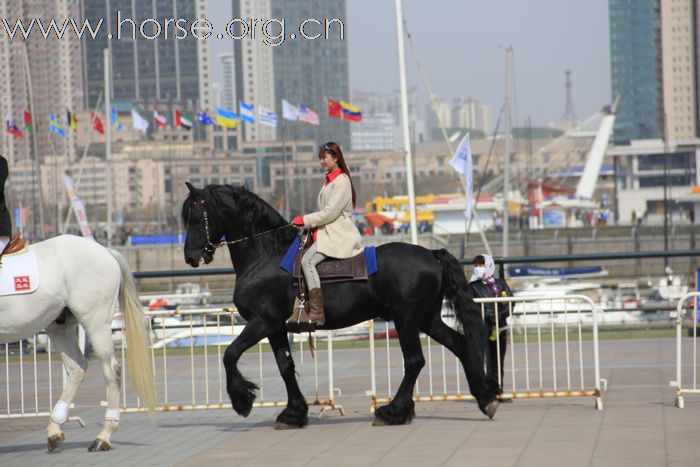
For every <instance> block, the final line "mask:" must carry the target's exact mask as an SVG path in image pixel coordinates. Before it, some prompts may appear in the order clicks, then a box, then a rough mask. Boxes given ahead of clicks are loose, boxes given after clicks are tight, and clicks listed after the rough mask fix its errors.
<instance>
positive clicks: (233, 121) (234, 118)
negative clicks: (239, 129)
mask: <svg viewBox="0 0 700 467" xmlns="http://www.w3.org/2000/svg"><path fill="white" fill-rule="evenodd" d="M216 124H217V125H219V126H222V127H224V128H236V126H237V125H238V115H236V112H231V111H230V110H226V109H222V108H221V107H217V108H216Z"/></svg>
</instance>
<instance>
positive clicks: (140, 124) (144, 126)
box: [131, 109, 149, 135]
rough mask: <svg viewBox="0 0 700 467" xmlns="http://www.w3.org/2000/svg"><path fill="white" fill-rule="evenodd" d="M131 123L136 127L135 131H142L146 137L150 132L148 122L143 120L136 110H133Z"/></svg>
mask: <svg viewBox="0 0 700 467" xmlns="http://www.w3.org/2000/svg"><path fill="white" fill-rule="evenodd" d="M131 121H132V124H133V125H134V129H136V130H139V131H141V132H142V133H143V134H144V135H145V134H146V133H147V132H148V127H149V123H148V120H146V119H145V118H143V117H142V116H141V114H140V113H138V112H137V111H136V109H131Z"/></svg>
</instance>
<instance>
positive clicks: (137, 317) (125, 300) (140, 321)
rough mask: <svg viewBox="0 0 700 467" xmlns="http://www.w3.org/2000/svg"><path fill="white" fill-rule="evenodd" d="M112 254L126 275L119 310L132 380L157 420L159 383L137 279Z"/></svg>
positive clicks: (120, 288)
mask: <svg viewBox="0 0 700 467" xmlns="http://www.w3.org/2000/svg"><path fill="white" fill-rule="evenodd" d="M108 251H109V252H110V253H111V254H112V256H114V259H116V260H117V262H118V263H119V269H121V273H122V279H121V286H120V287H119V308H120V309H121V311H122V315H123V317H124V322H125V323H126V343H127V354H128V365H129V377H130V378H131V382H132V384H133V385H134V387H135V388H136V393H137V394H138V396H139V397H140V398H141V402H142V403H143V404H144V405H145V406H146V409H147V410H148V413H149V415H150V416H151V417H153V414H154V413H155V407H156V403H157V401H158V395H157V393H156V382H155V379H154V378H153V366H152V364H151V355H150V352H149V337H148V329H147V327H146V318H145V317H144V315H143V311H142V308H141V302H140V301H139V298H138V295H137V294H136V286H135V285H134V277H133V275H132V273H131V268H130V267H129V264H128V263H127V262H126V260H125V259H124V257H123V256H122V255H121V254H120V253H119V252H118V251H115V250H108Z"/></svg>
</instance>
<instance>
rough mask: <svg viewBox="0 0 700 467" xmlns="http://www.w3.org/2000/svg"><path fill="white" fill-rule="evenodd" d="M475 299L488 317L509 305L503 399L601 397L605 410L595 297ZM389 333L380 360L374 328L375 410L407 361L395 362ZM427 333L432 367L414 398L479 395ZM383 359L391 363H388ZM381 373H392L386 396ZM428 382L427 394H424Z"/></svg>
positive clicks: (397, 354)
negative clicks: (465, 385)
mask: <svg viewBox="0 0 700 467" xmlns="http://www.w3.org/2000/svg"><path fill="white" fill-rule="evenodd" d="M475 301H476V302H477V303H481V307H482V317H483V314H484V305H485V304H486V303H494V304H495V305H494V306H495V307H498V305H499V304H501V305H502V306H507V307H508V314H509V321H510V322H509V323H508V326H507V339H508V348H509V350H508V351H507V356H508V360H509V363H508V360H506V368H505V369H506V370H507V372H508V373H509V376H510V377H509V378H506V381H504V382H501V381H500V379H501V378H500V373H501V371H500V370H501V368H500V333H496V348H497V349H499V355H498V357H499V358H497V361H498V373H499V383H504V384H503V386H504V395H503V396H502V397H503V398H549V397H577V396H589V397H595V407H596V408H597V409H598V410H602V408H603V401H602V397H601V383H604V385H605V383H606V381H605V380H602V379H601V378H600V355H599V345H598V321H599V320H600V319H601V314H600V311H599V310H598V308H597V307H596V305H595V304H594V303H593V302H592V301H591V299H590V298H588V297H586V296H584V295H565V296H564V295H562V296H549V297H544V296H533V297H527V298H523V297H514V298H512V297H499V298H485V299H476V300H475ZM516 305H517V306H516ZM543 305H544V306H543ZM546 305H549V306H546ZM496 309H497V308H496ZM495 315H496V328H497V329H501V330H503V328H502V327H500V326H499V325H498V324H499V323H498V313H496V314H495ZM443 319H444V318H443ZM380 329H381V328H380ZM589 329H590V332H591V334H592V339H591V341H587V340H585V339H584V330H585V332H589ZM385 331H386V335H385V336H382V338H383V340H384V342H385V345H384V351H385V353H386V358H384V357H382V358H380V359H379V362H381V363H378V360H377V358H376V356H375V353H376V344H375V335H374V334H375V331H374V329H373V328H371V329H370V335H369V338H370V342H369V350H370V371H371V383H370V384H371V389H370V391H369V393H368V395H370V396H371V397H372V402H371V409H370V412H373V411H374V410H375V409H376V407H377V405H379V404H384V403H389V402H391V397H392V396H393V389H392V378H393V379H394V380H397V379H398V380H400V378H401V377H402V376H403V364H402V365H401V366H399V365H395V364H392V361H393V360H394V359H397V358H401V357H400V351H399V349H398V347H395V348H394V350H393V351H392V347H391V341H390V339H389V325H388V324H387V325H386V327H385ZM516 336H517V337H516ZM423 337H424V338H425V340H426V346H425V347H424V351H425V350H426V349H427V357H426V368H424V369H423V371H422V372H421V375H420V377H419V379H418V381H417V383H416V388H415V395H414V397H413V400H414V401H416V402H430V401H452V400H469V399H473V396H472V395H471V394H469V392H468V390H466V392H463V390H462V387H461V384H460V381H461V378H463V371H462V370H461V366H460V363H459V360H458V359H457V358H455V360H454V365H452V364H448V363H447V359H446V356H445V351H446V350H445V348H444V347H442V346H440V345H438V347H439V348H440V356H439V357H438V358H437V359H438V360H439V361H440V363H439V364H437V365H435V364H434V363H433V361H434V360H435V359H436V358H435V356H434V355H433V354H434V350H433V348H434V346H433V345H432V340H431V339H429V338H428V337H427V336H423ZM547 341H549V342H547ZM561 354H563V355H561ZM383 362H386V363H385V365H384V363H383ZM548 366H549V367H548ZM378 372H382V373H385V374H386V387H385V390H382V392H381V394H382V396H383V395H384V394H386V397H382V396H380V394H379V393H378V391H377V374H378ZM436 381H438V383H437V384H436V383H435V382H436ZM440 382H441V384H440ZM426 386H427V392H423V388H425V387H426Z"/></svg>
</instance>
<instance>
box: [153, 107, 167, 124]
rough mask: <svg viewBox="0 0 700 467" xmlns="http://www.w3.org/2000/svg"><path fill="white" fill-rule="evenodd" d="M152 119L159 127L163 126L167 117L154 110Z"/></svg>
mask: <svg viewBox="0 0 700 467" xmlns="http://www.w3.org/2000/svg"><path fill="white" fill-rule="evenodd" d="M153 121H154V122H156V125H158V126H159V127H164V126H166V125H167V124H168V117H166V116H165V115H163V114H162V113H160V112H158V111H157V110H154V111H153Z"/></svg>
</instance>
